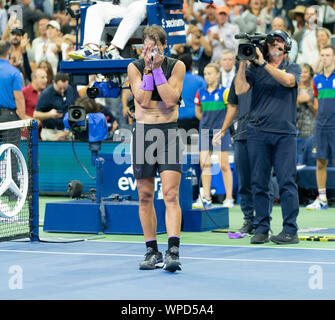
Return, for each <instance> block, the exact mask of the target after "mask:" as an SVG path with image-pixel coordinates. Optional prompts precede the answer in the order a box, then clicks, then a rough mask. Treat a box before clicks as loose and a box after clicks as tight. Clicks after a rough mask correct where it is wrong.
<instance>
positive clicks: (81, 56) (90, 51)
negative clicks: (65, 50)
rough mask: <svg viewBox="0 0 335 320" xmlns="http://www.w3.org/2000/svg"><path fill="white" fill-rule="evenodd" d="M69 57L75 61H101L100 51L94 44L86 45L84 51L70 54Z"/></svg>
mask: <svg viewBox="0 0 335 320" xmlns="http://www.w3.org/2000/svg"><path fill="white" fill-rule="evenodd" d="M69 57H70V58H71V59H73V60H99V59H100V49H99V46H98V45H96V44H94V43H90V44H86V45H84V47H83V49H80V50H76V51H72V52H70V53H69Z"/></svg>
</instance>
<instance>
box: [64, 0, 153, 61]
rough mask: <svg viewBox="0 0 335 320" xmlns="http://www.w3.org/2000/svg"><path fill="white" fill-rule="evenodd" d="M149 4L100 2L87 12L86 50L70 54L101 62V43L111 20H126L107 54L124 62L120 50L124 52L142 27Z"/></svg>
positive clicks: (140, 0) (141, 1)
mask: <svg viewBox="0 0 335 320" xmlns="http://www.w3.org/2000/svg"><path fill="white" fill-rule="evenodd" d="M146 5H147V1H146V0H136V1H132V2H131V3H130V2H129V1H127V0H113V2H100V1H99V2H97V3H96V4H94V5H92V6H90V7H89V8H88V9H87V12H86V19H85V32H84V41H83V43H84V47H83V49H81V50H77V51H73V52H71V53H69V57H70V58H72V59H74V60H81V59H99V58H100V48H99V42H100V38H101V35H102V32H103V29H104V26H105V24H108V23H109V22H110V20H111V19H114V18H123V19H122V21H121V23H120V24H119V26H118V28H117V31H116V33H115V35H114V37H113V40H112V41H111V44H110V46H109V47H108V49H107V50H106V51H105V53H104V56H105V57H106V58H107V59H122V57H121V56H120V52H119V50H120V49H121V50H123V49H124V47H125V45H126V43H127V41H128V40H129V38H130V37H131V36H132V34H133V33H134V32H135V30H136V29H137V28H138V27H139V26H140V24H141V23H142V21H143V20H144V19H145V17H146V15H147V7H146Z"/></svg>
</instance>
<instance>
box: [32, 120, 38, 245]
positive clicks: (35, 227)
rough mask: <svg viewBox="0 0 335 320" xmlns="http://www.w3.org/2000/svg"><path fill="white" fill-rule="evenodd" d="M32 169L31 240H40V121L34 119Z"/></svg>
mask: <svg viewBox="0 0 335 320" xmlns="http://www.w3.org/2000/svg"><path fill="white" fill-rule="evenodd" d="M30 139H31V148H32V169H33V177H32V182H33V186H32V189H33V194H32V202H33V206H32V207H33V208H32V217H31V218H32V229H31V237H30V241H31V242H35V241H39V188H38V122H37V121H36V120H33V121H32V130H31V138H30Z"/></svg>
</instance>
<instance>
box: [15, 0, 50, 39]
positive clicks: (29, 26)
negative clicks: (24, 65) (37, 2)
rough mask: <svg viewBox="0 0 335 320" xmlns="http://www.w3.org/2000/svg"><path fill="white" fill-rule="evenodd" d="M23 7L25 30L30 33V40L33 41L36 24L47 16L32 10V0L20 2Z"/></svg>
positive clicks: (21, 0)
mask: <svg viewBox="0 0 335 320" xmlns="http://www.w3.org/2000/svg"><path fill="white" fill-rule="evenodd" d="M19 1H20V3H19V5H20V6H21V7H22V17H23V29H24V31H25V32H26V33H28V38H29V39H30V41H32V40H33V39H34V38H35V35H34V24H35V22H37V21H38V20H39V19H41V18H42V17H43V16H44V15H45V14H44V13H43V12H41V11H38V10H34V9H31V8H30V3H31V0H19Z"/></svg>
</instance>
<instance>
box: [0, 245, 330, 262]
mask: <svg viewBox="0 0 335 320" xmlns="http://www.w3.org/2000/svg"><path fill="white" fill-rule="evenodd" d="M0 252H8V253H37V254H51V255H79V256H105V257H143V255H140V254H121V253H88V252H63V251H58V252H57V251H32V250H9V249H0ZM180 259H181V260H202V261H230V262H260V263H293V264H324V265H335V262H327V261H304V260H301V261H299V260H273V259H243V258H204V257H184V256H183V257H181V258H180Z"/></svg>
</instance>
